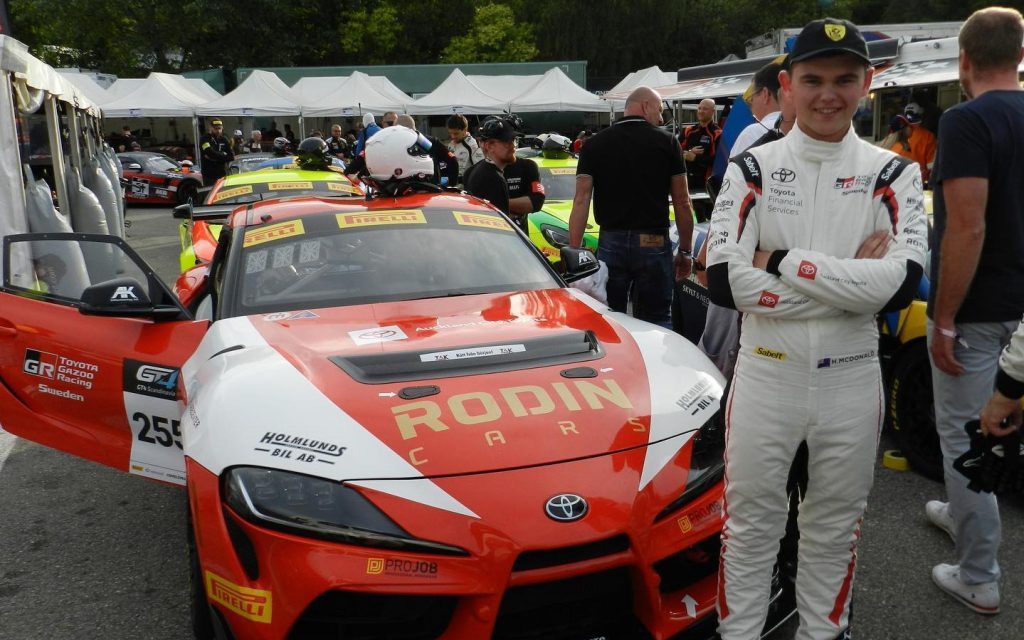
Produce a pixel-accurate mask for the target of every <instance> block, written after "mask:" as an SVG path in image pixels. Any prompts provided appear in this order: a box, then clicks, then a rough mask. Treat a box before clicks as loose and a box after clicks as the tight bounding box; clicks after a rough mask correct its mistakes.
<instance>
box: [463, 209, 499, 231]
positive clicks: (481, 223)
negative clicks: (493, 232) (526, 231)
mask: <svg viewBox="0 0 1024 640" xmlns="http://www.w3.org/2000/svg"><path fill="white" fill-rule="evenodd" d="M452 215H453V216H455V222H457V223H459V224H461V225H463V226H466V227H483V228H485V229H498V230H500V231H511V230H512V227H510V226H508V223H507V222H505V221H504V220H502V219H501V218H499V217H497V216H489V215H485V214H480V213H467V212H465V211H452Z"/></svg>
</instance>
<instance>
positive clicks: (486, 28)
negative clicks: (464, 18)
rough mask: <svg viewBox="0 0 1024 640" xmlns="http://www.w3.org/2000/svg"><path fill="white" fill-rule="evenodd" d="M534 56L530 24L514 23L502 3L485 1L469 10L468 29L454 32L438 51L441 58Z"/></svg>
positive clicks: (469, 59) (485, 59)
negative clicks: (460, 33)
mask: <svg viewBox="0 0 1024 640" xmlns="http://www.w3.org/2000/svg"><path fill="white" fill-rule="evenodd" d="M536 56H537V46H536V43H535V40H534V37H533V27H531V26H530V25H528V24H524V23H517V22H516V19H515V15H514V14H513V13H512V9H511V8H510V7H509V6H508V5H504V4H485V5H481V6H479V7H477V8H476V10H475V11H474V12H473V24H472V26H471V27H470V29H469V32H467V33H465V34H463V35H459V36H455V37H453V38H452V39H451V42H449V43H448V46H447V47H445V48H444V51H443V52H442V53H441V61H442V62H451V63H466V62H525V61H527V60H533V59H534V58H535V57H536Z"/></svg>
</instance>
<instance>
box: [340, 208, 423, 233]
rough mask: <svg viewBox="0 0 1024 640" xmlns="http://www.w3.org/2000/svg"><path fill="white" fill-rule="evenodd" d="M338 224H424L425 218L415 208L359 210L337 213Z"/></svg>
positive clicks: (357, 225) (361, 225) (343, 227)
mask: <svg viewBox="0 0 1024 640" xmlns="http://www.w3.org/2000/svg"><path fill="white" fill-rule="evenodd" d="M337 219H338V226H339V227H341V228H342V229H348V228H352V227H376V226H380V225H385V224H426V223H427V218H426V216H424V215H423V212H422V211H416V210H415V209H392V210H389V211H361V212H359V213H339V214H338V215H337Z"/></svg>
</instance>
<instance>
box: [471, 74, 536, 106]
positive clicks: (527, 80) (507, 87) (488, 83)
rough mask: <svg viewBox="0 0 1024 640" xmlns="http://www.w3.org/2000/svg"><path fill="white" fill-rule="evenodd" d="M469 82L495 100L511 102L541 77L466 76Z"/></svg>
mask: <svg viewBox="0 0 1024 640" xmlns="http://www.w3.org/2000/svg"><path fill="white" fill-rule="evenodd" d="M466 77H467V78H468V79H469V81H470V82H472V83H473V84H475V85H476V86H478V87H480V89H481V90H482V91H483V92H484V93H486V94H488V95H492V96H494V97H495V98H499V99H501V100H504V101H506V102H511V101H512V98H515V97H516V96H518V95H522V94H524V93H526V92H527V91H529V90H530V88H531V87H533V85H535V84H537V83H538V82H539V81H540V79H541V78H542V77H543V76H540V75H533V76H466Z"/></svg>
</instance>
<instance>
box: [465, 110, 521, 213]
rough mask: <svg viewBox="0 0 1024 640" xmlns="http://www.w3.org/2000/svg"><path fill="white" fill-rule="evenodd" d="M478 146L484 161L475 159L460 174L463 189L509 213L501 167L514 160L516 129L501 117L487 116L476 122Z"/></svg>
mask: <svg viewBox="0 0 1024 640" xmlns="http://www.w3.org/2000/svg"><path fill="white" fill-rule="evenodd" d="M477 137H478V138H480V148H481V149H483V152H484V161H483V162H478V163H476V164H474V165H473V166H471V167H470V168H469V170H467V172H466V174H465V175H464V176H462V181H463V183H464V185H465V189H466V192H467V193H469V194H470V195H473V196H476V197H478V198H483V199H484V200H488V201H490V203H491V204H492V205H494V206H495V207H497V208H498V209H501V210H502V212H504V213H505V214H508V213H509V202H508V185H507V184H506V182H505V174H504V169H505V167H507V166H508V165H510V164H512V163H513V162H515V161H516V130H515V128H514V127H513V126H512V123H511V122H509V121H508V120H506V119H505V118H491V119H490V120H485V121H484V123H483V124H482V125H481V126H480V133H479V134H478V135H477Z"/></svg>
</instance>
